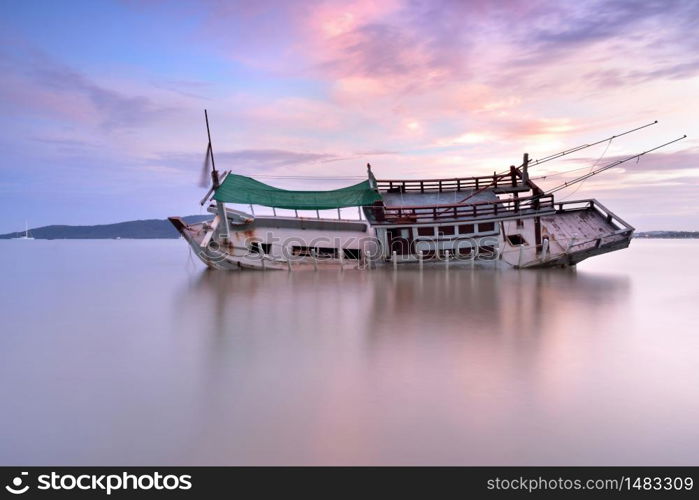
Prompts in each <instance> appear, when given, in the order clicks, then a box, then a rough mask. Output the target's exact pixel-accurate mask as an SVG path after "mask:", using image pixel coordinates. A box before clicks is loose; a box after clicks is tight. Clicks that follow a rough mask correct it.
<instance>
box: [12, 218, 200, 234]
mask: <svg viewBox="0 0 699 500" xmlns="http://www.w3.org/2000/svg"><path fill="white" fill-rule="evenodd" d="M212 218H213V215H189V216H187V217H183V219H184V220H185V222H188V223H195V222H201V221H204V220H209V219H212ZM29 234H30V236H33V237H34V238H36V239H38V240H60V239H72V240H77V239H114V238H124V239H150V238H179V236H180V234H179V233H178V232H177V230H176V229H175V228H174V226H173V225H172V224H171V223H170V221H168V220H167V219H147V220H131V221H127V222H118V223H116V224H101V225H98V226H44V227H36V228H34V229H30V230H29ZM18 236H24V231H20V232H17V233H8V234H0V239H3V240H7V239H11V238H17V237H18Z"/></svg>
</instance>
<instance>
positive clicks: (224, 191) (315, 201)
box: [214, 174, 381, 210]
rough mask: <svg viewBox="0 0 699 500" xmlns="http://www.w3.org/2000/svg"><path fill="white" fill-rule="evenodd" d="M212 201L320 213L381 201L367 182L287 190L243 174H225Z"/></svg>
mask: <svg viewBox="0 0 699 500" xmlns="http://www.w3.org/2000/svg"><path fill="white" fill-rule="evenodd" d="M214 199H215V200H217V201H223V202H228V203H243V204H252V205H262V206H266V207H277V208H291V209H298V210H324V209H329V208H342V207H357V206H365V205H372V204H373V203H374V202H375V201H379V200H381V196H379V194H378V193H377V192H376V191H374V190H373V189H371V186H370V185H369V181H368V180H366V181H364V182H360V183H359V184H355V185H354V186H349V187H346V188H342V189H335V190H333V191H288V190H286V189H279V188H276V187H273V186H269V185H267V184H264V183H262V182H259V181H256V180H255V179H251V178H250V177H245V176H243V175H233V174H228V176H227V177H226V178H225V179H224V181H223V182H222V183H221V185H220V186H219V187H218V189H217V190H216V194H214Z"/></svg>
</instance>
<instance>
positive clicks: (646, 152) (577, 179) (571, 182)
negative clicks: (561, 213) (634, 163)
mask: <svg viewBox="0 0 699 500" xmlns="http://www.w3.org/2000/svg"><path fill="white" fill-rule="evenodd" d="M686 137H687V136H686V135H683V136H682V137H678V138H677V139H675V140H672V141H670V142H666V143H665V144H661V145H660V146H656V147H654V148H652V149H648V150H647V151H644V152H643V153H639V154H637V155H633V156H629V157H627V158H623V159H621V160H617V161H615V162H612V163H610V164H608V165H605V166H604V167H600V168H598V169H597V170H594V171H592V172H589V173H587V174H585V175H581V176H580V177H576V178H575V179H573V180H572V181H568V182H564V183H563V184H559V185H558V186H556V187H554V188H551V189H549V190H548V191H546V193H545V194H552V193H555V192H556V191H560V190H561V189H565V188H567V187H568V186H571V185H573V184H577V183H578V182H581V181H584V180H585V179H587V178H589V177H592V176H593V175H597V174H599V173H600V172H604V171H605V170H609V169H610V168H613V167H616V166H618V165H621V164H622V163H626V162H627V161H629V160H633V159H634V158H640V157H641V156H643V155H645V154H648V153H650V152H651V151H655V150H656V149H660V148H664V147H665V146H668V145H670V144H672V143H675V142H677V141H681V140H682V139H684V138H686Z"/></svg>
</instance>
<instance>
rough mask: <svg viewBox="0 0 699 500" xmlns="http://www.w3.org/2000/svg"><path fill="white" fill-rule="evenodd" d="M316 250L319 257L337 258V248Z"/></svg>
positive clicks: (319, 248)
mask: <svg viewBox="0 0 699 500" xmlns="http://www.w3.org/2000/svg"><path fill="white" fill-rule="evenodd" d="M315 250H316V256H318V257H337V248H331V247H316V248H315Z"/></svg>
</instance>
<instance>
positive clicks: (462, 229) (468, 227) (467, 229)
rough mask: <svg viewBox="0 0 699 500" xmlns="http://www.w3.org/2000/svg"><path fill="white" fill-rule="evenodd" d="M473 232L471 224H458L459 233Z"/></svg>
mask: <svg viewBox="0 0 699 500" xmlns="http://www.w3.org/2000/svg"><path fill="white" fill-rule="evenodd" d="M475 232H476V231H475V228H474V227H473V224H463V225H461V226H459V234H473V233H475Z"/></svg>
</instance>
